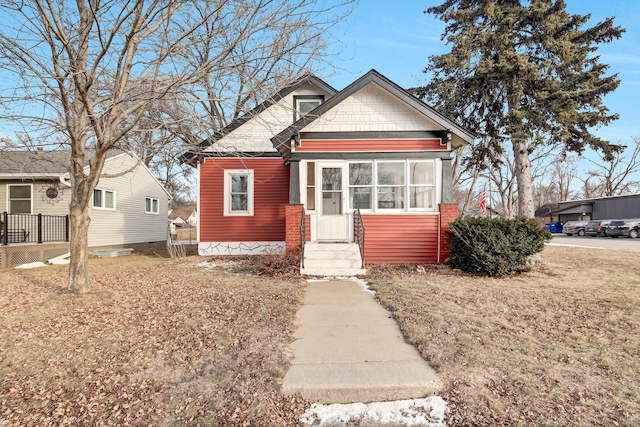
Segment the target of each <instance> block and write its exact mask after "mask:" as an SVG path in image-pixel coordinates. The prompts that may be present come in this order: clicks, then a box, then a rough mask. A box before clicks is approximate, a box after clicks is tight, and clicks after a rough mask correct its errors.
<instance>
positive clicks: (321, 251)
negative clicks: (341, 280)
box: [300, 242, 367, 276]
mask: <svg viewBox="0 0 640 427" xmlns="http://www.w3.org/2000/svg"><path fill="white" fill-rule="evenodd" d="M366 272H367V270H366V269H364V268H362V258H361V257H360V248H359V247H358V244H357V243H316V242H313V243H306V244H305V245H304V268H301V269H300V274H306V275H312V276H356V275H364V274H366Z"/></svg>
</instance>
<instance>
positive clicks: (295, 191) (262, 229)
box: [184, 70, 474, 275]
mask: <svg viewBox="0 0 640 427" xmlns="http://www.w3.org/2000/svg"><path fill="white" fill-rule="evenodd" d="M473 138H474V135H473V134H472V133H471V132H469V131H468V130H466V129H464V128H462V127H460V126H458V125H456V124H455V123H454V122H452V121H450V120H449V119H447V118H445V117H444V116H442V115H440V114H439V113H438V112H436V111H435V110H434V109H432V108H431V107H429V106H428V105H426V104H425V103H423V102H421V101H420V100H418V99H417V98H415V97H414V96H412V95H411V94H409V93H407V92H406V91H405V90H403V89H402V88H400V87H399V86H398V85H396V84H395V83H393V82H391V81H390V80H388V79H387V78H385V77H384V76H382V75H381V74H379V73H378V72H377V71H375V70H371V71H369V72H368V73H367V74H365V75H364V76H362V77H361V78H359V79H358V80H356V81H355V82H353V83H352V84H350V85H349V86H348V87H346V88H345V89H344V90H342V91H339V92H338V91H336V90H335V89H333V88H332V87H331V86H329V85H328V84H326V83H325V82H323V81H322V80H320V79H318V78H316V77H313V76H306V77H304V78H302V79H300V80H299V81H298V82H297V83H296V84H294V85H293V86H291V87H288V88H286V89H285V90H283V91H281V92H280V93H278V94H277V95H276V96H274V97H272V98H271V99H270V100H269V101H267V102H264V103H262V104H261V105H259V106H258V107H256V108H255V109H254V110H253V111H251V112H250V113H248V114H247V115H245V116H243V117H242V118H240V119H238V120H236V121H234V122H232V123H231V124H230V125H229V126H227V127H226V128H225V129H224V130H223V132H221V133H220V134H219V135H216V137H215V138H212V139H209V140H207V141H204V142H203V143H202V144H200V149H199V150H198V152H191V153H187V154H185V155H184V159H185V160H186V161H188V162H190V163H191V164H192V165H194V166H195V167H197V168H198V208H197V210H198V213H199V215H200V218H199V224H200V227H199V236H198V237H199V239H198V241H199V253H200V254H201V255H230V254H255V253H259V252H263V251H284V250H286V249H290V248H295V247H301V246H302V249H303V254H304V256H303V259H302V269H301V273H303V274H327V275H330V274H331V275H341V274H362V273H364V265H365V264H382V263H389V264H399V263H439V262H442V261H444V260H445V258H446V257H447V254H446V248H445V242H444V229H445V228H446V226H447V224H448V223H449V222H450V221H453V220H454V219H455V218H456V217H457V216H458V206H457V205H456V204H454V201H453V189H452V171H451V151H452V150H454V149H455V148H457V147H459V146H461V145H463V144H466V143H471V142H472V141H473ZM303 217H304V219H305V221H304V223H303V222H302V218H303ZM301 225H302V226H301ZM303 241H304V242H305V243H304V244H302V245H301V242H303ZM363 257H364V259H363Z"/></svg>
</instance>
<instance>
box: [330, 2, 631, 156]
mask: <svg viewBox="0 0 640 427" xmlns="http://www.w3.org/2000/svg"><path fill="white" fill-rule="evenodd" d="M440 3H442V2H441V1H419V0H394V1H389V0H360V3H359V5H358V6H357V8H356V9H355V10H354V12H353V13H352V14H351V15H350V16H349V17H348V19H346V20H345V21H343V22H342V23H341V24H340V25H339V26H338V27H337V28H336V29H335V30H334V33H335V34H336V36H337V37H338V39H339V40H341V45H339V46H336V49H338V50H340V54H339V57H338V59H336V60H335V61H334V65H335V66H336V67H337V70H336V75H334V76H329V77H327V78H326V81H327V83H329V84H331V85H332V86H334V87H335V88H336V89H343V88H344V87H345V86H346V85H348V84H349V83H351V82H352V81H353V80H355V79H357V78H358V77H360V76H361V75H362V74H364V73H366V72H367V71H369V70H370V69H372V68H375V69H376V70H378V71H379V72H380V73H382V74H383V75H385V76H386V77H388V78H389V79H391V80H393V81H394V82H396V83H397V84H399V85H400V86H402V87H404V88H409V87H414V86H418V85H421V84H423V83H425V82H426V81H427V76H426V75H425V74H423V73H422V70H423V69H424V67H425V66H426V65H427V61H428V59H427V58H428V57H429V56H430V55H433V54H439V53H444V52H446V51H448V50H449V48H448V47H447V46H446V45H445V44H444V42H443V41H441V40H440V35H441V34H442V32H443V29H444V23H443V22H441V21H437V20H436V19H435V18H434V17H433V16H432V15H428V14H424V13H423V11H424V10H426V9H427V8H428V7H430V6H434V5H438V4H440ZM566 4H567V9H568V10H569V12H570V13H576V14H581V15H587V14H591V22H590V23H591V24H595V23H597V22H599V21H602V20H604V18H606V17H609V16H615V17H616V19H615V22H616V23H617V25H620V26H622V27H623V28H625V29H626V32H625V33H624V34H623V36H622V38H621V39H620V40H617V41H613V42H611V43H609V44H605V45H601V47H600V49H599V54H600V56H601V62H603V63H606V64H609V65H610V69H609V72H610V73H611V74H614V73H618V75H619V77H620V79H621V81H622V82H621V84H620V86H619V87H618V89H617V90H616V91H615V92H614V93H612V94H609V95H608V96H607V97H606V98H605V105H607V106H608V107H609V109H610V110H611V111H612V112H617V113H618V114H620V119H619V120H617V121H616V122H614V123H612V124H611V125H609V126H607V127H603V128H600V129H598V130H596V134H597V135H599V136H600V137H602V138H605V139H608V140H610V141H611V142H614V143H623V144H624V143H629V142H630V141H631V137H632V136H638V137H640V108H639V107H638V104H637V102H638V100H640V0H613V1H596V0H566ZM585 154H587V153H585Z"/></svg>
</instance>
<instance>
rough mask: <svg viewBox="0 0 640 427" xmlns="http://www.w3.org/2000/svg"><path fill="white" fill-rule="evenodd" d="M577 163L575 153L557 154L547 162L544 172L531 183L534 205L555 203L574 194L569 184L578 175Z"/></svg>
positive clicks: (577, 159)
mask: <svg viewBox="0 0 640 427" xmlns="http://www.w3.org/2000/svg"><path fill="white" fill-rule="evenodd" d="M578 165H579V158H578V157H577V156H575V155H573V156H567V157H564V156H557V157H556V158H555V159H554V160H553V161H552V162H551V163H550V164H548V165H547V168H546V169H545V171H544V173H543V174H542V175H541V176H540V177H539V179H536V181H534V183H533V198H534V202H535V205H536V207H540V206H543V205H549V204H557V203H558V202H561V201H563V200H570V199H571V198H572V197H573V196H575V195H576V193H575V191H572V190H571V186H572V184H573V182H574V181H575V180H576V178H577V176H578Z"/></svg>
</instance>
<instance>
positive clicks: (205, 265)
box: [196, 261, 216, 270]
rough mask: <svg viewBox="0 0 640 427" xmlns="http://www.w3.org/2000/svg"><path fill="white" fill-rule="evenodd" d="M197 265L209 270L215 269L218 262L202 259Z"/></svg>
mask: <svg viewBox="0 0 640 427" xmlns="http://www.w3.org/2000/svg"><path fill="white" fill-rule="evenodd" d="M196 266H197V267H202V268H206V269H207V270H213V269H214V268H216V263H215V262H209V261H202V262H199V263H197V264H196Z"/></svg>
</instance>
